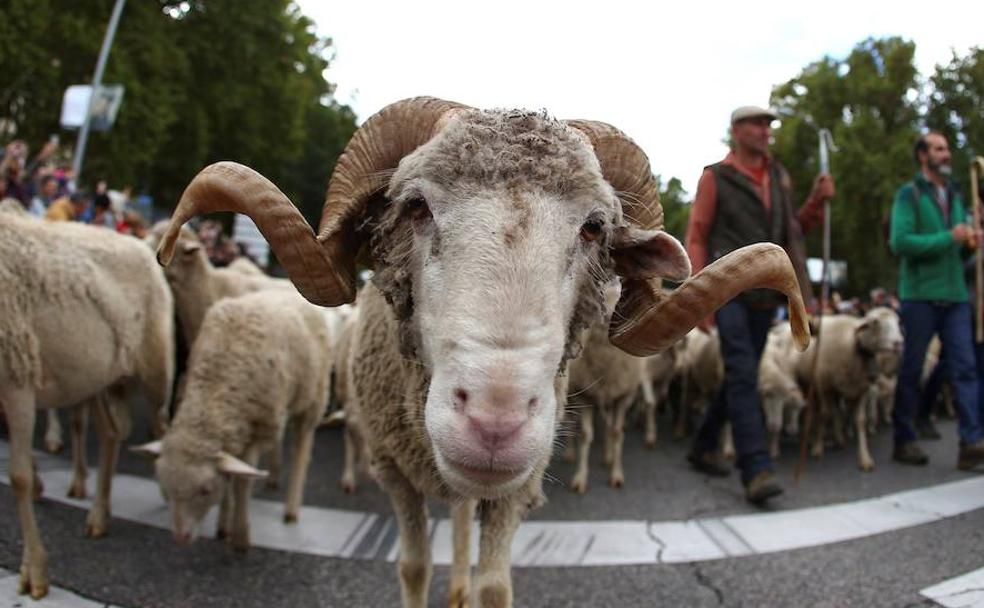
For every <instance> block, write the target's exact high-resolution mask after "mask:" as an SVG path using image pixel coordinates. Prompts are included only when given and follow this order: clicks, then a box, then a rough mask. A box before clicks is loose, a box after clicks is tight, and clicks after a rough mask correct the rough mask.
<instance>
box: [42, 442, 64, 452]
mask: <svg viewBox="0 0 984 608" xmlns="http://www.w3.org/2000/svg"><path fill="white" fill-rule="evenodd" d="M63 447H65V444H63V443H62V442H61V440H59V439H45V440H44V451H46V452H48V453H49V454H57V453H58V452H61V451H62V448H63Z"/></svg>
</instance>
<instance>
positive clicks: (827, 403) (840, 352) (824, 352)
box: [796, 307, 903, 471]
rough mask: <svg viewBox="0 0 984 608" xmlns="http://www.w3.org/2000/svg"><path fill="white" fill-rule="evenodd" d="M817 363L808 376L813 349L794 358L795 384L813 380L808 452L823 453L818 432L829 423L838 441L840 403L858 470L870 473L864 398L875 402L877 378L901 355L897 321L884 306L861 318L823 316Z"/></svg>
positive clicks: (890, 373)
mask: <svg viewBox="0 0 984 608" xmlns="http://www.w3.org/2000/svg"><path fill="white" fill-rule="evenodd" d="M820 331H821V334H820V342H819V352H820V354H819V357H820V359H819V362H818V364H817V366H816V378H815V379H814V378H813V362H814V358H815V357H817V350H818V349H817V348H816V347H811V348H810V349H808V350H807V351H806V352H804V353H803V354H802V356H801V357H799V361H798V362H797V365H796V375H797V380H798V381H799V382H800V384H802V385H804V386H809V384H810V383H811V382H813V381H814V380H815V381H816V382H817V385H816V387H815V389H816V394H817V396H818V398H819V402H818V405H819V408H818V413H819V417H818V419H817V420H815V421H814V426H813V431H814V433H813V437H812V443H813V447H812V449H811V453H812V454H813V455H814V456H820V455H822V454H823V451H824V445H823V441H824V428H825V426H826V423H827V422H828V421H829V420H830V419H831V418H834V420H833V429H834V433H835V435H836V439H837V440H838V441H841V442H842V441H843V425H842V424H841V423H840V420H839V419H838V418H839V415H838V412H837V411H836V410H835V408H837V407H838V403H839V400H841V399H843V401H844V403H845V405H846V413H847V414H848V415H849V416H853V421H854V428H855V432H856V435H857V443H858V467H859V468H860V469H861V470H862V471H871V470H872V469H874V467H875V461H874V459H872V457H871V453H870V452H869V450H868V437H867V416H868V404H869V400H870V399H876V398H877V390H878V385H877V379H878V376H879V374H884V375H888V376H894V375H895V373H896V372H897V370H898V366H899V363H900V360H901V353H902V342H903V340H902V330H901V328H900V326H899V317H898V315H897V314H895V312H894V311H893V310H891V309H890V308H885V307H879V308H874V309H872V310H871V311H869V312H868V314H866V315H865V316H864V317H862V318H857V317H852V316H848V315H831V316H825V317H823V319H822V321H821V325H820Z"/></svg>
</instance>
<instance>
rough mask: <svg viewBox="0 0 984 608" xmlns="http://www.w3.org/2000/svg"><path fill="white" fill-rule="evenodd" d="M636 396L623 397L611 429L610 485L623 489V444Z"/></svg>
mask: <svg viewBox="0 0 984 608" xmlns="http://www.w3.org/2000/svg"><path fill="white" fill-rule="evenodd" d="M634 397H635V395H627V396H624V397H622V398H621V399H620V400H619V401H618V402H617V403H616V404H615V412H614V420H613V421H612V426H611V428H610V429H609V434H610V435H611V443H612V467H611V469H610V474H609V477H608V485H610V486H611V487H613V488H621V487H622V486H624V485H625V471H624V470H623V469H622V444H623V443H624V440H625V415H626V414H627V413H628V411H629V408H630V407H632V401H633V398H634Z"/></svg>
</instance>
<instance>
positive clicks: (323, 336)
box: [134, 290, 331, 551]
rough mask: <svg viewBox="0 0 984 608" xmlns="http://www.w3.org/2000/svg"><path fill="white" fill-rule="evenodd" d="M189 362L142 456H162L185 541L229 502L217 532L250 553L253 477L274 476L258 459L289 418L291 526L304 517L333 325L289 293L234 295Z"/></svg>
mask: <svg viewBox="0 0 984 608" xmlns="http://www.w3.org/2000/svg"><path fill="white" fill-rule="evenodd" d="M189 363H190V365H189V368H188V383H187V387H186V390H185V394H184V397H183V399H182V404H181V407H180V408H179V409H178V413H177V414H176V415H175V417H174V420H173V421H172V425H171V428H170V430H169V431H168V432H167V434H165V436H164V438H163V440H159V441H155V442H152V443H149V444H146V445H143V446H139V447H136V448H134V451H136V452H138V453H142V454H145V455H149V456H152V457H155V458H156V462H155V471H156V475H157V479H158V481H159V483H160V486H161V490H162V492H163V494H164V496H166V497H167V501H168V503H169V506H170V509H171V521H172V531H173V534H174V537H175V539H176V540H177V541H178V542H179V543H182V544H186V543H189V542H191V541H192V540H193V539H194V538H195V535H196V533H197V528H198V526H199V524H200V522H201V520H202V518H203V517H204V516H205V515H206V514H207V513H208V511H209V510H210V509H211V508H212V507H213V506H215V505H216V504H218V503H219V502H220V501H221V503H222V505H221V509H220V514H219V520H218V531H217V536H218V537H219V538H223V537H227V538H228V539H229V542H230V544H231V546H232V547H233V548H234V549H236V550H239V551H244V550H246V549H248V547H249V544H250V541H249V520H248V500H249V491H250V485H251V481H252V480H253V479H256V478H263V477H266V476H267V474H266V472H264V471H260V470H259V469H257V468H256V464H257V460H258V458H259V456H260V454H261V452H263V451H266V450H268V449H270V448H275V449H276V448H279V445H280V442H281V441H282V439H283V436H284V431H285V428H286V425H287V423H288V422H290V423H292V424H294V431H295V432H294V439H295V442H296V443H295V445H294V450H293V461H292V465H291V471H290V479H289V482H288V489H287V497H286V501H285V508H284V521H285V522H288V523H291V522H295V521H297V517H298V513H299V511H300V506H301V502H302V499H303V491H304V481H305V479H306V477H307V469H308V464H309V463H310V460H311V447H312V445H313V443H314V431H315V429H316V428H317V425H318V421H319V420H320V419H321V415H322V413H323V410H324V406H325V403H326V402H327V398H328V388H329V386H328V385H329V378H330V375H329V373H330V367H331V340H330V334H329V330H328V323H327V320H326V318H325V316H324V314H323V311H321V310H320V309H318V308H316V307H314V306H312V305H311V304H309V303H308V302H307V301H305V300H304V298H302V297H301V296H300V295H299V294H297V293H291V292H288V291H286V290H268V291H260V292H256V293H252V294H247V295H243V296H240V297H238V298H226V299H223V300H221V301H220V302H217V303H216V304H215V305H214V306H212V308H211V309H209V311H208V313H207V314H206V315H205V320H204V322H203V323H202V328H201V339H199V340H197V341H196V342H195V345H194V346H193V347H192V352H191V357H190V361H189ZM226 475H228V476H229V477H230V478H231V488H227V487H226V486H227V485H228V484H226V483H225V479H224V476H226Z"/></svg>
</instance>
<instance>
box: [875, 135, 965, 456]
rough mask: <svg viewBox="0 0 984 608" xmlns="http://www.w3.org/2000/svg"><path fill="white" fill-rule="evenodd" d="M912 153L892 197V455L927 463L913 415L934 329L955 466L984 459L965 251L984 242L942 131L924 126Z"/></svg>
mask: <svg viewBox="0 0 984 608" xmlns="http://www.w3.org/2000/svg"><path fill="white" fill-rule="evenodd" d="M913 153H914V156H915V159H916V162H918V163H919V172H918V173H916V176H915V178H914V179H913V180H912V181H911V182H909V183H907V184H905V185H904V186H902V187H901V188H899V191H898V192H897V193H896V195H895V202H894V203H893V204H892V231H891V239H890V245H891V247H892V250H893V251H894V252H895V254H896V255H898V256H899V258H900V259H901V267H900V271H899V298H900V299H901V300H902V306H901V311H900V314H901V317H902V327H903V330H904V332H905V348H904V351H903V353H902V369H901V370H900V371H899V378H898V385H897V388H896V390H895V410H894V412H893V414H892V424H893V427H894V430H895V450H894V452H893V454H892V458H893V459H894V460H895V461H897V462H901V463H903V464H912V465H924V464H926V463H927V462H929V458H928V457H927V456H926V454H925V453H924V452H923V451H922V450H921V449H920V448H919V445H918V444H917V443H916V433H915V430H914V428H913V418H914V415H915V412H916V408H917V404H918V401H919V377H920V374H921V372H922V366H923V360H924V359H925V357H926V348H927V347H928V345H929V341H930V340H931V339H932V337H933V335H934V334H939V336H940V341H941V342H942V345H943V353H944V357H945V358H946V360H947V363H948V365H950V372H951V381H952V382H953V386H954V393H955V394H954V396H955V401H956V405H957V412H958V417H959V434H960V454H959V458H958V459H957V468H959V469H961V470H971V469H974V468H976V467H978V466H980V465H982V464H984V431H982V427H981V423H982V419H984V416H982V412H981V404H980V403H979V398H978V384H977V383H978V379H977V369H976V365H975V362H974V349H973V343H972V338H971V331H970V327H971V311H970V304H969V303H968V294H967V286H966V284H965V283H964V277H963V263H962V256H963V255H964V253H970V251H971V248H972V247H979V246H980V242H981V233H980V230H978V229H976V228H975V227H971V226H970V225H968V224H967V217H968V212H967V209H966V207H965V204H964V200H963V198H962V197H961V196H960V194H959V193H958V192H957V191H956V190H955V189H954V187H953V183H952V181H951V180H950V148H949V146H948V145H947V141H946V138H945V137H944V136H943V135H942V134H940V133H936V132H930V133H927V134H925V135H923V136H922V137H920V138H919V139H918V140H917V141H916V144H915V147H914V149H913Z"/></svg>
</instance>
